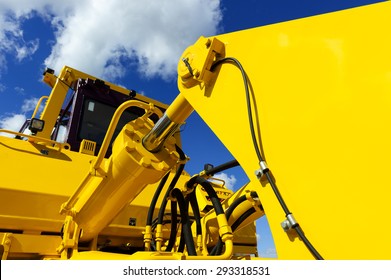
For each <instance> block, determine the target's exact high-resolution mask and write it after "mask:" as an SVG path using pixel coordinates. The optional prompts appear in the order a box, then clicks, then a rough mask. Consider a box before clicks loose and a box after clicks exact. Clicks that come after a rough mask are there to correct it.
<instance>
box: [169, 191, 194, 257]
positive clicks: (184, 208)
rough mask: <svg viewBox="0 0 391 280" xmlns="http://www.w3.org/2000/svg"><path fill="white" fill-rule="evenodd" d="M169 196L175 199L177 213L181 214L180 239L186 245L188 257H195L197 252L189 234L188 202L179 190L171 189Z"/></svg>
mask: <svg viewBox="0 0 391 280" xmlns="http://www.w3.org/2000/svg"><path fill="white" fill-rule="evenodd" d="M171 195H172V196H173V197H175V198H176V199H177V202H178V206H179V211H180V213H181V223H182V232H183V234H182V237H183V240H184V242H185V244H186V248H187V252H188V254H189V256H196V255H197V252H196V249H195V245H194V240H193V234H192V232H191V225H190V219H189V215H188V214H189V213H188V209H189V207H188V205H189V204H188V202H186V200H185V197H184V196H183V194H182V192H181V191H180V190H179V189H173V190H172V192H171ZM181 239H182V238H181Z"/></svg>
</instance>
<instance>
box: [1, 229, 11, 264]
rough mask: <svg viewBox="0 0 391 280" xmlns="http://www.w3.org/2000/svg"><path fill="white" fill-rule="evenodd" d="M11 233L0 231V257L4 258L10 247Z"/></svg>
mask: <svg viewBox="0 0 391 280" xmlns="http://www.w3.org/2000/svg"><path fill="white" fill-rule="evenodd" d="M11 236H12V233H0V259H1V260H6V259H7V257H8V253H9V251H10V247H11Z"/></svg>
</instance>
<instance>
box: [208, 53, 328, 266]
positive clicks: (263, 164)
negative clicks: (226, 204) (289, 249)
mask: <svg viewBox="0 0 391 280" xmlns="http://www.w3.org/2000/svg"><path fill="white" fill-rule="evenodd" d="M223 63H232V64H234V65H235V66H237V67H238V68H239V70H240V72H241V74H242V79H243V83H244V89H245V95H246V104H247V114H248V122H249V125H250V133H251V138H252V142H253V146H254V149H255V153H256V155H257V157H258V160H259V163H260V165H261V169H262V174H263V175H265V176H266V178H267V180H268V182H269V184H270V186H271V188H272V190H273V192H274V194H275V196H276V198H277V200H278V202H279V204H280V206H281V208H282V209H283V211H284V213H285V217H286V218H287V219H288V220H292V221H293V220H294V219H293V216H292V213H291V212H290V211H289V209H288V206H287V205H286V203H285V201H284V199H283V197H282V195H281V193H280V192H279V190H278V188H277V185H276V183H275V182H274V180H273V178H272V176H271V174H270V170H269V168H267V166H266V162H265V160H264V157H263V156H262V154H263V151H261V150H262V143H261V139H260V140H259V142H260V144H258V141H257V137H256V135H255V128H254V121H253V114H252V110H251V97H250V89H249V88H250V86H249V82H248V78H247V74H246V72H245V71H244V68H243V66H242V64H241V63H240V62H239V60H237V59H236V58H234V57H225V58H222V59H220V60H218V61H216V62H215V63H214V64H213V65H212V67H211V70H212V71H213V70H214V69H215V68H216V67H217V66H218V65H220V64H223ZM291 228H292V229H294V230H295V231H296V232H297V234H298V235H299V236H300V238H301V240H302V241H303V243H304V245H305V246H306V247H307V249H308V250H309V251H310V253H311V254H312V255H313V256H314V258H315V259H317V260H323V258H322V256H321V255H320V254H319V253H318V251H317V250H316V249H315V247H314V246H312V244H311V243H310V241H309V240H308V239H307V237H306V236H305V234H304V232H303V230H302V229H301V227H300V225H299V224H298V223H297V222H295V223H294V224H292V225H291Z"/></svg>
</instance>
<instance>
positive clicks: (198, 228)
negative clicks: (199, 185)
mask: <svg viewBox="0 0 391 280" xmlns="http://www.w3.org/2000/svg"><path fill="white" fill-rule="evenodd" d="M189 199H190V205H191V209H193V214H194V218H195V222H196V234H197V235H201V234H202V226H201V215H200V208H199V207H198V202H197V197H196V193H195V192H194V191H193V192H191V193H190V197H189Z"/></svg>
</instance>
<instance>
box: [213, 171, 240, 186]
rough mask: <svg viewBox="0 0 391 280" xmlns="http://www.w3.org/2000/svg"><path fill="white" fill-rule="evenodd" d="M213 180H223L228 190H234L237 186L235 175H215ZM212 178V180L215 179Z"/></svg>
mask: <svg viewBox="0 0 391 280" xmlns="http://www.w3.org/2000/svg"><path fill="white" fill-rule="evenodd" d="M213 178H216V179H220V180H223V181H224V182H225V186H226V187H227V189H230V190H233V188H234V186H235V184H236V181H237V180H236V177H235V176H234V175H228V174H226V173H224V172H222V173H217V174H215V175H213ZM213 178H211V179H213Z"/></svg>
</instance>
